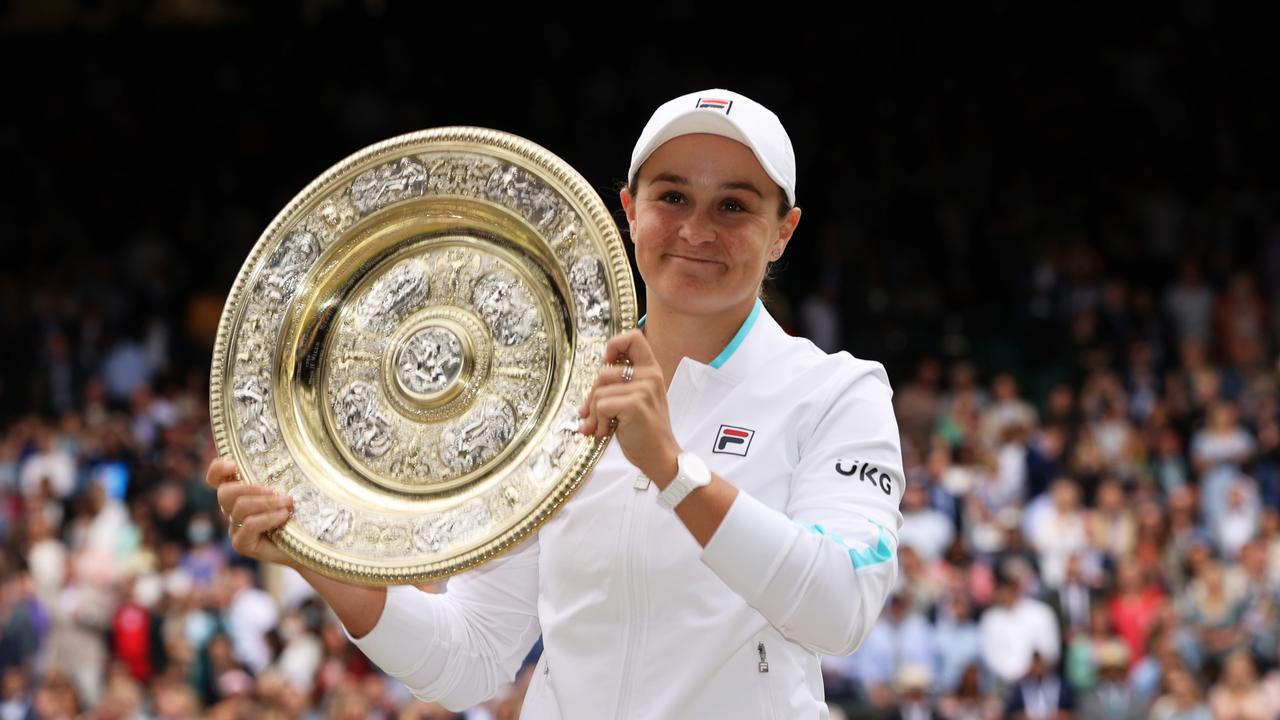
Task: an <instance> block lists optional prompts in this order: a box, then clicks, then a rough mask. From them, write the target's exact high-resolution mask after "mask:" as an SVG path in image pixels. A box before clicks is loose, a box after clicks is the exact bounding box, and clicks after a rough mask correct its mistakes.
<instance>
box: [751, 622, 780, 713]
mask: <svg viewBox="0 0 1280 720" xmlns="http://www.w3.org/2000/svg"><path fill="white" fill-rule="evenodd" d="M756 654H757V655H759V656H760V661H759V662H758V663H756V674H757V676H758V677H759V678H760V682H761V683H763V684H764V702H765V710H766V712H767V713H768V716H769V717H771V718H776V717H777V716H778V711H777V709H776V708H775V707H774V700H773V685H772V683H771V682H770V680H769V656H768V654H767V653H766V652H765V648H764V641H763V640H757V641H756Z"/></svg>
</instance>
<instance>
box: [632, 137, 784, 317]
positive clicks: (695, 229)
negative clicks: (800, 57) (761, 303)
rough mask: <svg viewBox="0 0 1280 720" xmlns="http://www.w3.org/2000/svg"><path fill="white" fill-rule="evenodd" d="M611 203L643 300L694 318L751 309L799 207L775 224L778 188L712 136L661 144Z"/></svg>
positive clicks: (748, 155)
mask: <svg viewBox="0 0 1280 720" xmlns="http://www.w3.org/2000/svg"><path fill="white" fill-rule="evenodd" d="M621 198H622V207H623V209H624V210H625V211H626V214H627V223H628V225H629V227H630V231H631V241H632V243H634V244H635V253H636V265H637V266H638V267H639V269H640V275H641V277H643V278H644V282H645V288H646V291H647V294H648V297H649V301H650V302H655V301H656V302H658V303H660V304H662V305H665V306H666V307H668V308H671V309H674V310H678V311H680V312H685V313H690V314H695V315H709V314H715V313H718V312H726V311H733V310H735V309H738V308H741V307H742V306H745V305H749V304H750V303H752V302H754V300H755V296H756V291H757V289H758V288H759V286H760V281H761V279H762V278H763V277H764V272H765V266H766V264H767V263H768V262H769V261H770V260H771V259H772V258H773V256H774V254H775V253H781V252H782V249H783V248H785V247H786V245H787V241H788V240H790V239H791V234H792V232H794V230H795V226H796V223H798V222H799V220H800V210H799V208H793V209H792V210H791V211H790V212H789V213H787V215H786V216H785V217H784V218H781V219H779V217H778V206H779V203H780V202H781V201H782V199H783V198H782V190H781V188H779V187H778V185H777V183H775V182H774V181H773V179H772V178H770V177H769V175H768V174H767V173H765V171H764V168H763V167H761V166H760V163H759V161H758V160H756V156H755V154H754V153H752V152H751V149H750V148H748V147H747V146H746V145H743V144H742V143H740V142H737V141H736V140H730V139H729V138H726V137H721V136H719V135H710V134H693V135H682V136H680V137H677V138H674V139H672V140H670V141H668V142H666V143H664V144H663V145H662V146H660V147H659V148H658V149H657V150H655V151H654V152H653V154H652V155H650V156H649V158H648V159H647V160H646V161H645V163H644V165H643V166H642V167H641V168H640V171H639V172H638V173H637V188H636V197H634V198H633V197H631V193H630V192H629V191H628V190H626V189H623V190H622V192H621Z"/></svg>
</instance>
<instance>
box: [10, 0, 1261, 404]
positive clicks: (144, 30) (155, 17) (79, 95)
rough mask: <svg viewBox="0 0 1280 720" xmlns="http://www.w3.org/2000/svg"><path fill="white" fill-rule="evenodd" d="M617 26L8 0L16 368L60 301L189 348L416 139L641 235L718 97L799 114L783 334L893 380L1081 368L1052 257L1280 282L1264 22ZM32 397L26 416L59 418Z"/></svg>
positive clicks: (731, 12) (1129, 14) (890, 17)
mask: <svg viewBox="0 0 1280 720" xmlns="http://www.w3.org/2000/svg"><path fill="white" fill-rule="evenodd" d="M617 9H618V10H619V11H620V13H621V14H620V15H619V16H617V17H614V18H609V19H608V20H607V21H606V22H602V23H600V24H597V25H594V26H587V25H583V24H580V23H578V22H574V21H572V20H570V19H566V18H585V17H597V16H598V12H599V10H598V9H586V8H584V9H581V10H579V11H576V12H569V11H564V12H562V13H561V15H562V16H561V17H552V13H551V12H550V10H549V9H546V10H544V9H542V8H533V7H529V8H524V9H520V10H516V11H513V12H512V13H508V11H505V10H499V9H498V7H497V6H480V5H478V4H471V5H467V6H451V7H446V6H443V5H441V4H438V3H407V2H406V3H343V2H271V3H253V2H222V3H216V2H215V3H183V2H143V1H141V0H135V1H133V2H81V3H71V2H66V3H56V2H55V3H40V2H8V3H0V18H3V20H0V65H2V66H3V67H5V68H7V70H6V71H5V75H6V82H5V96H6V100H5V103H4V104H5V105H6V106H7V107H8V110H7V111H5V112H4V114H3V119H2V120H0V153H2V154H3V157H4V158H5V159H6V162H5V165H6V168H5V173H4V176H5V184H6V186H7V188H6V190H5V192H3V193H2V194H0V238H3V240H0V242H3V244H4V246H5V248H4V257H5V260H4V263H3V264H4V269H3V270H0V288H3V296H4V302H5V303H6V305H7V306H8V307H7V308H6V311H5V312H4V323H5V324H4V325H3V326H2V327H0V329H2V330H3V333H4V337H6V338H8V339H11V340H12V341H14V343H15V344H16V345H17V346H19V347H22V348H25V349H27V350H26V351H24V352H16V353H7V354H6V355H5V357H4V359H3V360H2V361H0V363H3V364H2V365H0V367H2V368H3V370H4V373H3V375H4V377H7V378H22V377H25V376H27V375H28V374H29V371H30V370H31V367H30V365H31V364H32V363H33V362H34V360H35V357H36V356H35V355H34V354H33V353H32V352H30V351H29V350H30V349H34V348H38V347H39V345H40V342H41V340H40V337H41V335H40V333H41V324H42V323H46V324H47V323H48V322H51V321H53V322H66V321H67V320H68V319H69V318H66V317H51V316H50V313H51V312H52V314H53V315H57V314H58V313H57V312H56V311H48V310H44V309H40V308H37V309H36V310H37V312H36V313H35V315H34V316H33V315H32V314H31V313H30V312H29V311H28V310H27V308H22V307H15V306H21V305H26V304H27V303H28V301H29V299H30V297H31V296H32V294H33V293H35V294H37V295H39V294H40V293H41V292H49V291H51V290H50V289H55V288H57V289H62V290H67V291H70V294H71V301H72V302H74V303H76V304H78V305H80V306H83V305H93V306H96V308H97V309H98V310H99V311H101V313H102V314H103V316H104V320H105V321H106V326H108V327H109V329H114V330H117V331H118V332H119V333H121V334H123V335H129V334H134V335H137V334H140V333H142V332H143V330H144V328H143V326H142V325H141V323H143V322H144V321H145V320H146V318H147V317H149V316H153V315H155V314H157V313H159V314H167V315H168V316H169V318H170V324H171V326H172V327H173V328H175V330H176V329H177V328H182V327H183V317H184V315H183V313H185V312H186V309H187V308H186V304H187V302H188V300H187V299H188V298H189V297H191V295H192V294H193V293H198V292H201V291H203V292H205V293H208V294H216V293H225V292H226V289H227V288H229V287H230V283H231V280H232V279H233V277H234V274H235V272H236V270H237V269H238V268H239V266H240V264H241V262H242V261H243V259H244V258H245V257H246V256H247V254H248V251H249V249H250V247H251V246H252V244H253V242H254V241H255V240H256V238H257V236H258V234H259V233H260V232H261V230H262V229H263V228H264V227H265V226H266V225H267V223H268V222H269V221H270V219H271V218H272V217H273V215H274V214H275V213H276V212H277V211H278V210H279V209H280V208H282V207H283V206H284V205H285V203H286V202H287V201H288V199H289V198H290V197H291V196H292V195H293V194H294V193H296V192H297V191H298V190H300V189H301V188H302V187H303V186H304V185H305V184H306V183H307V182H308V181H310V180H311V179H312V178H314V177H315V176H317V175H318V174H320V173H321V172H322V171H323V170H324V169H325V168H327V167H328V166H330V165H331V164H333V163H335V162H337V161H338V160H339V159H341V158H342V157H345V156H346V155H347V154H349V153H351V152H354V151H356V150H358V149H359V148H361V147H364V146H366V145H368V144H371V143H373V142H376V141H378V140H381V139H384V138H386V137H389V136H392V135H395V134H398V133H402V132H408V131H412V130H417V129H422V128H427V127H432V126H439V125H447V124H474V125H482V126H489V127H495V128H499V129H503V130H507V131H510V132H514V133H517V134H519V135H522V136H524V137H527V138H529V139H531V140H534V141H535V142H537V143H539V144H541V145H543V146H545V147H547V148H548V149H550V150H552V151H553V152H555V153H556V154H558V155H560V156H561V157H562V158H564V159H565V160H567V161H568V162H569V163H570V164H572V165H573V166H574V167H576V168H577V169H579V170H580V171H581V172H582V173H583V174H584V175H585V176H586V177H587V178H588V179H589V180H590V181H591V182H592V183H593V184H594V185H595V186H596V188H597V189H598V190H599V191H600V192H601V194H602V195H603V196H604V198H605V200H606V202H607V203H608V204H609V206H610V207H611V208H612V209H613V210H614V211H615V213H617V212H618V205H617V200H616V190H615V188H616V187H617V184H618V183H619V182H620V181H621V180H622V179H623V177H624V175H625V172H626V165H627V162H628V159H629V156H630V151H631V147H632V144H633V143H634V141H635V138H636V137H637V136H638V134H639V131H640V129H641V128H642V126H643V124H644V122H645V120H646V119H647V117H648V115H649V113H650V112H652V109H653V108H654V107H656V106H657V105H658V104H659V103H660V102H662V101H664V100H666V99H668V98H670V97H674V96H675V95H677V94H680V93H684V92H689V91H693V90H697V89H702V88H708V87H727V88H730V89H734V90H737V91H739V92H742V93H744V94H747V95H749V96H751V97H753V98H755V99H757V100H759V101H761V102H763V103H764V104H765V105H767V106H769V107H771V108H772V109H774V110H775V111H776V112H777V113H778V114H779V116H780V117H781V118H782V120H783V121H784V124H785V125H786V126H787V128H788V129H789V131H790V134H791V136H792V140H793V143H794V145H795V148H796V153H797V157H798V164H799V181H798V185H797V189H798V199H799V203H800V205H801V206H802V207H803V208H804V210H805V216H804V221H803V223H802V224H801V226H800V230H799V234H798V235H797V238H796V240H797V241H796V242H795V243H793V244H792V246H791V248H790V249H789V251H788V254H787V256H786V258H785V259H784V262H783V263H782V265H781V267H780V268H779V272H778V280H777V292H775V293H774V296H773V298H774V300H775V305H777V307H778V312H779V314H781V315H784V316H786V315H787V314H788V307H787V304H788V302H789V304H790V305H791V306H792V307H794V306H795V305H797V304H798V303H800V302H801V301H802V300H803V299H804V297H805V296H806V295H807V294H808V293H810V292H812V291H814V290H815V289H816V288H820V287H823V286H830V287H831V288H833V290H834V295H835V296H836V297H837V303H838V307H839V308H840V310H841V311H842V326H843V331H844V332H843V337H844V345H845V346H846V347H847V348H848V349H849V350H850V351H851V352H853V353H854V354H855V355H858V356H861V357H869V358H873V359H879V360H882V361H883V362H885V363H886V365H888V366H889V368H890V370H891V377H892V376H896V375H899V374H900V373H901V372H902V371H904V370H906V369H907V368H908V367H909V366H908V363H910V362H911V361H913V360H914V359H915V358H916V357H918V356H920V355H921V354H926V353H934V354H940V355H942V356H943V357H945V358H955V357H965V356H969V357H973V358H974V359H975V360H978V361H979V364H980V365H982V366H983V367H984V368H986V369H988V370H990V371H995V370H999V369H1008V370H1013V371H1015V372H1018V373H1019V374H1020V375H1021V376H1023V377H1024V379H1027V380H1029V381H1031V383H1032V385H1037V386H1040V387H1043V386H1045V385H1046V384H1047V383H1048V382H1049V381H1048V380H1043V381H1040V382H1037V381H1036V377H1035V376H1036V374H1037V373H1039V374H1045V373H1046V372H1047V373H1049V374H1055V373H1056V374H1061V370H1062V369H1061V368H1057V367H1056V366H1053V362H1054V360H1055V358H1060V357H1062V356H1063V353H1064V352H1065V353H1068V354H1069V352H1070V348H1069V347H1065V346H1064V338H1066V334H1065V333H1064V332H1062V326H1061V325H1059V324H1055V323H1053V322H1049V323H1046V322H1044V320H1046V319H1049V320H1053V319H1054V318H1057V319H1060V320H1065V319H1066V318H1065V317H1059V316H1062V315H1063V314H1064V312H1065V311H1063V309H1062V308H1060V307H1057V306H1054V307H1051V308H1048V309H1045V308H1044V307H1040V308H1039V309H1037V310H1036V312H1038V313H1040V314H1038V315H1032V314H1030V313H1031V310H1030V309H1029V306H1028V301H1029V297H1030V295H1031V294H1032V291H1031V289H1030V283H1031V280H1032V277H1033V275H1032V273H1033V270H1034V269H1035V268H1036V265H1037V263H1039V262H1041V261H1044V260H1045V259H1046V258H1055V260H1054V262H1060V263H1063V264H1071V263H1074V265H1073V266H1072V267H1063V268H1061V269H1060V271H1059V275H1061V276H1068V275H1071V273H1075V277H1071V278H1069V279H1070V280H1071V281H1072V282H1074V283H1076V284H1077V285H1078V284H1084V283H1096V282H1098V281H1099V280H1102V279H1104V278H1105V277H1117V278H1122V279H1123V280H1124V281H1125V283H1126V284H1128V285H1129V289H1130V291H1135V290H1136V291H1141V290H1142V289H1143V288H1154V289H1158V288H1159V287H1160V286H1161V285H1162V284H1163V283H1165V282H1167V281H1168V280H1169V279H1170V278H1172V277H1173V274H1174V272H1175V268H1176V265H1177V262H1178V261H1179V260H1180V259H1182V258H1183V257H1185V256H1193V257H1195V258H1197V259H1198V261H1199V262H1200V263H1201V264H1202V265H1203V267H1204V269H1205V270H1206V272H1207V274H1208V275H1209V277H1210V278H1212V279H1216V280H1217V281H1219V282H1225V278H1226V277H1227V276H1228V275H1229V274H1230V273H1231V271H1232V270H1233V269H1235V268H1238V267H1251V268H1263V263H1264V261H1265V257H1264V256H1263V252H1264V241H1265V238H1266V236H1267V233H1268V232H1269V231H1270V230H1271V229H1272V228H1274V227H1275V219H1276V212H1275V200H1276V188H1277V185H1276V173H1275V168H1276V160H1277V152H1276V151H1277V135H1276V133H1275V131H1274V127H1275V125H1274V120H1275V117H1276V113H1275V111H1276V109H1277V98H1278V95H1277V92H1276V88H1277V85H1278V84H1280V63H1278V62H1277V54H1276V52H1275V49H1274V44H1275V40H1274V37H1273V34H1272V33H1270V32H1267V31H1266V29H1265V28H1267V27H1270V24H1269V23H1267V22H1265V21H1264V19H1263V18H1258V17H1251V16H1246V15H1244V14H1243V10H1242V6H1241V5H1239V4H1237V5H1224V4H1215V3H1211V2H1180V3H1162V4H1159V5H1158V6H1154V7H1137V6H1128V5H1124V6H1106V7H1098V8H1080V7H1072V8H1059V9H1058V10H1046V9H1045V8H1043V7H1035V8H1031V7H1027V4H1023V3H1013V2H987V3H977V4H967V5H964V6H955V7H943V8H926V7H924V6H919V5H910V4H908V5H901V6H898V5H895V7H893V8H885V7H881V6H879V5H877V6H875V7H857V8H856V11H854V12H850V13H847V14H846V13H835V14H832V15H828V14H825V13H823V14H818V13H798V12H795V11H794V10H792V9H790V8H787V7H783V6H774V7H771V8H769V7H766V8H764V9H761V10H754V9H748V8H747V7H745V6H732V7H730V6H715V7H706V8H704V9H701V10H694V9H689V8H686V7H685V6H684V3H676V2H670V3H658V4H656V5H645V6H642V7H640V6H635V5H631V6H625V7H621V8H617ZM544 13H545V14H544ZM498 20H502V21H503V24H502V25H501V26H498V25H495V22H496V21H498ZM1162 211H1169V212H1171V213H1172V214H1173V215H1175V216H1176V219H1175V220H1169V219H1168V218H1167V217H1164V216H1162V215H1161V212H1162ZM1162 222H1163V224H1162ZM1171 225H1172V226H1174V227H1172V229H1171V227H1170V226H1171ZM52 292H54V293H55V294H56V293H57V291H56V290H52ZM1045 313H1048V315H1045ZM65 314H67V315H68V316H69V315H71V314H72V313H70V312H67V313H65ZM798 329H799V330H801V331H803V329H804V328H803V327H799V328H798ZM188 335H191V336H194V337H187V336H188ZM204 335H207V333H204V334H203V335H202V333H201V332H200V331H199V330H192V331H191V332H174V338H173V353H174V355H175V357H176V358H177V359H178V360H179V362H178V363H177V364H178V366H181V367H187V366H195V365H200V364H201V363H203V364H206V365H207V357H206V355H207V352H208V348H206V347H205V344H206V340H205V339H204ZM1047 364H1048V365H1047ZM1050 366H1053V367H1050ZM1047 367H1049V368H1050V369H1049V370H1046V368H1047ZM15 385H17V384H15V383H13V382H10V383H8V384H7V386H6V387H4V388H3V389H2V390H0V406H2V407H3V408H4V410H5V411H6V412H8V413H12V412H15V411H17V410H19V409H20V408H22V407H23V406H24V405H28V404H29V401H31V400H32V399H31V398H28V397H24V388H23V387H21V386H15Z"/></svg>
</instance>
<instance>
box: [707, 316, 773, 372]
mask: <svg viewBox="0 0 1280 720" xmlns="http://www.w3.org/2000/svg"><path fill="white" fill-rule="evenodd" d="M763 308H764V303H762V302H760V298H756V304H755V305H752V306H751V314H750V315H748V316H747V319H746V320H745V321H744V322H743V323H742V327H740V328H738V334H737V335H734V336H733V339H732V340H730V341H729V345H728V346H726V347H725V349H724V350H722V351H720V354H719V355H717V356H716V359H715V360H712V361H711V367H713V368H716V369H717V370H718V369H720V366H721V365H724V364H725V363H726V362H727V361H728V360H729V358H731V357H733V354H734V353H735V352H737V350H738V346H739V345H741V344H742V341H743V340H746V339H747V333H749V332H751V326H752V325H755V324H756V318H757V317H759V316H760V311H761V310H762V309H763Z"/></svg>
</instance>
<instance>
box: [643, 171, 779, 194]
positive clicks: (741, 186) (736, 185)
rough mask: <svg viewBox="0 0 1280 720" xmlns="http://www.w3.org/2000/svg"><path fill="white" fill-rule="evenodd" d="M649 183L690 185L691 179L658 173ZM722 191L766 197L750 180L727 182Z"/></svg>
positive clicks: (722, 186) (721, 187)
mask: <svg viewBox="0 0 1280 720" xmlns="http://www.w3.org/2000/svg"><path fill="white" fill-rule="evenodd" d="M649 182H651V183H659V182H669V183H673V184H675V185H688V184H689V179H688V178H686V177H684V176H682V175H676V174H674V173H658V174H657V175H654V176H653V179H652V180H650V181H649ZM720 189H721V190H746V191H747V192H752V193H755V194H756V195H758V196H760V197H762V198H763V197H764V193H763V192H762V191H761V190H760V188H758V187H756V185H755V183H753V182H751V181H749V180H736V181H734V182H727V183H725V184H723V185H721V186H720Z"/></svg>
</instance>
